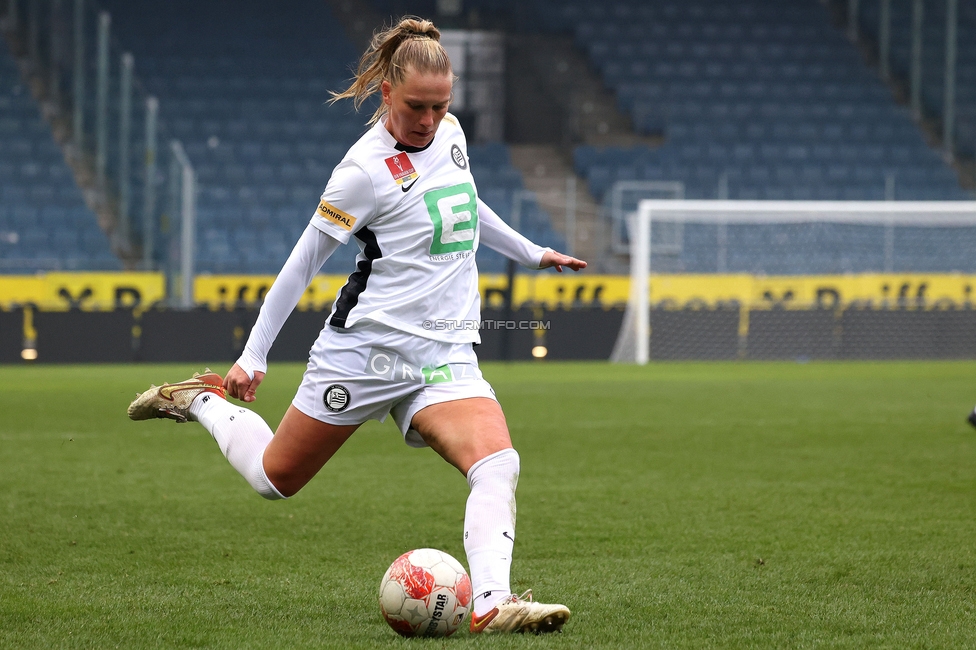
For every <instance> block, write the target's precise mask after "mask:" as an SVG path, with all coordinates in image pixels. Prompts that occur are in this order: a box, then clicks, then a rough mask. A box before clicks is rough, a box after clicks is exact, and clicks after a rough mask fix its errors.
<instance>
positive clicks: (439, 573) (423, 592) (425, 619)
mask: <svg viewBox="0 0 976 650" xmlns="http://www.w3.org/2000/svg"><path fill="white" fill-rule="evenodd" d="M470 605H471V580H470V579H469V578H468V573H467V572H466V571H465V570H464V567H463V566H461V563H460V562H458V561H457V560H455V559H454V558H453V557H451V556H450V555H448V554H447V553H444V552H443V551H438V550H437V549H433V548H418V549H417V550H415V551H409V552H407V553H404V554H403V555H401V556H400V557H398V558H397V559H396V560H395V561H394V562H393V564H391V565H390V568H389V569H387V570H386V573H385V574H384V575H383V580H381V581H380V611H382V612H383V618H385V619H386V622H387V623H389V624H390V627H392V628H393V629H394V630H396V631H397V633H398V634H400V635H401V636H450V635H452V634H454V633H455V632H456V631H457V629H458V627H460V625H461V622H462V621H463V620H464V615H465V614H467V613H468V607H469V606H470Z"/></svg>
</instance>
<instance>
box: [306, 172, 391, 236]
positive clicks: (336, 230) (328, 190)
mask: <svg viewBox="0 0 976 650" xmlns="http://www.w3.org/2000/svg"><path fill="white" fill-rule="evenodd" d="M375 214H376V192H374V191H373V181H372V180H371V179H370V177H369V174H367V173H366V170H364V169H363V168H362V167H360V166H359V164H358V163H356V162H355V161H354V160H350V159H346V160H343V161H342V162H341V163H339V165H338V166H337V167H336V168H335V171H333V172H332V177H331V178H330V179H329V183H328V185H326V187H325V192H323V193H322V198H321V199H320V200H319V206H318V208H316V209H315V214H314V215H312V220H311V224H312V225H313V226H315V227H316V228H318V229H319V230H320V231H322V232H323V233H325V234H326V235H329V236H330V237H332V238H334V239H336V240H338V241H339V242H341V243H343V244H345V243H346V242H348V241H349V238H350V237H351V236H352V235H353V233H355V232H356V231H357V230H359V229H360V228H362V227H363V226H365V225H366V224H367V223H369V221H370V220H371V219H372V218H373V216H374V215H375Z"/></svg>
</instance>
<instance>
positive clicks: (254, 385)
mask: <svg viewBox="0 0 976 650" xmlns="http://www.w3.org/2000/svg"><path fill="white" fill-rule="evenodd" d="M262 381H264V373H263V372H261V371H260V370H255V371H254V379H251V378H250V377H248V376H247V373H246V372H244V369H243V368H241V367H240V366H239V365H237V364H236V363H235V364H234V367H233V368H231V369H230V370H228V371H227V376H226V377H224V389H225V390H226V391H227V394H228V395H230V396H231V397H233V398H234V399H239V400H242V401H244V402H253V401H254V400H255V399H257V398H256V397H255V396H254V393H256V392H257V390H258V386H260V385H261V382H262Z"/></svg>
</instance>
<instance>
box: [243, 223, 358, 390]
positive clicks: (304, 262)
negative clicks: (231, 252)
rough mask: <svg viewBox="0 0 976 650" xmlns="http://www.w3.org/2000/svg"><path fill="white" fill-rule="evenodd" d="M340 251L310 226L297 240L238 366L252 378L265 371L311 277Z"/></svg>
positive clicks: (271, 289)
mask: <svg viewBox="0 0 976 650" xmlns="http://www.w3.org/2000/svg"><path fill="white" fill-rule="evenodd" d="M337 248H339V242H338V241H337V240H336V239H335V238H334V237H331V236H327V235H325V234H323V233H322V232H321V231H319V230H317V229H315V228H313V227H312V226H311V225H308V226H305V232H303V233H302V236H301V237H300V238H299V239H298V243H296V244H295V248H294V249H293V250H292V252H291V255H289V256H288V259H287V261H285V264H284V266H283V267H282V268H281V272H280V273H278V277H277V278H275V281H274V283H273V284H272V285H271V288H270V289H269V290H268V294H267V295H266V296H265V298H264V304H263V305H261V311H259V312H258V319H257V321H256V322H255V323H254V327H252V328H251V335H250V336H248V338H247V344H246V345H245V346H244V352H243V353H242V354H241V357H240V359H238V360H237V365H239V366H240V367H241V369H242V370H243V371H244V372H246V373H247V376H248V377H249V378H250V379H254V371H255V370H258V371H260V372H267V370H268V351H269V350H271V344H272V343H274V340H275V339H276V338H277V337H278V332H280V331H281V327H282V325H284V324H285V320H286V319H287V318H288V316H289V315H290V314H291V312H292V311H293V310H294V309H295V305H297V304H298V301H299V299H301V297H302V294H303V293H305V289H306V288H308V285H309V283H311V282H312V278H314V277H315V274H316V273H318V272H319V269H321V268H322V265H323V264H325V261H326V260H327V259H329V256H331V255H332V253H334V252H335V250H336V249H337Z"/></svg>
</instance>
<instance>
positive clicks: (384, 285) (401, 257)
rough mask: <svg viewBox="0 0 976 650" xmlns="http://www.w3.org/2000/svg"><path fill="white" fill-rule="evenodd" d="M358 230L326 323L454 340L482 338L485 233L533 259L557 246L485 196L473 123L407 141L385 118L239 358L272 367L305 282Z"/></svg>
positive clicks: (330, 197) (348, 163)
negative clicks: (508, 217) (419, 144)
mask: <svg viewBox="0 0 976 650" xmlns="http://www.w3.org/2000/svg"><path fill="white" fill-rule="evenodd" d="M350 237H355V238H356V241H357V243H358V244H359V248H360V253H359V255H358V256H357V258H356V270H355V271H354V272H353V273H352V274H351V275H350V276H349V280H348V281H347V282H346V284H345V285H344V286H343V287H342V289H340V290H339V293H338V295H337V296H336V301H335V303H334V304H333V306H332V311H331V313H330V314H329V318H328V321H327V322H328V324H329V325H331V326H332V327H337V328H344V327H349V326H351V325H352V324H353V323H355V322H357V321H359V320H363V319H370V320H373V321H377V322H379V323H382V324H384V325H387V326H388V327H392V328H393V329H395V330H398V331H402V332H407V333H411V334H416V335H419V336H422V337H425V338H428V339H433V340H436V341H444V342H448V343H477V342H479V341H480V340H481V337H480V336H479V333H478V327H479V324H480V304H481V298H480V296H479V295H478V269H477V267H476V266H475V259H474V256H475V252H476V251H477V250H478V245H479V244H480V243H484V245H486V246H488V247H490V248H492V249H494V250H496V251H498V252H499V253H501V254H503V255H505V256H506V257H508V258H509V259H512V260H515V261H516V262H518V263H519V264H522V265H524V266H526V267H528V268H536V269H537V268H539V266H540V264H541V262H542V258H543V256H544V255H545V253H546V251H547V250H549V249H546V248H542V247H540V246H538V245H536V244H534V243H532V242H531V241H529V240H528V239H526V238H525V237H523V236H522V235H520V234H519V233H517V232H515V231H514V230H512V228H511V227H509V226H508V224H506V223H505V222H504V221H502V219H501V218H500V217H499V216H498V215H497V214H495V212H494V210H492V209H491V208H490V207H489V206H487V205H485V203H484V202H483V201H481V200H480V199H478V198H477V188H476V187H475V184H474V179H473V178H472V177H471V172H470V170H469V169H468V156H467V146H466V144H465V140H464V133H463V131H461V128H460V127H459V126H458V124H457V120H455V119H454V117H453V116H451V115H447V116H446V117H445V118H444V119H443V120H442V121H441V123H440V125H439V127H438V129H437V135H436V136H435V137H434V139H433V140H432V141H431V143H430V144H429V145H428V146H427V147H425V148H423V149H422V150H415V149H411V148H407V147H404V146H403V145H400V144H399V143H397V141H396V140H395V139H394V138H393V136H392V135H390V133H389V132H388V131H387V130H386V127H385V119H384V120H381V121H380V123H379V124H377V125H376V126H375V127H374V128H373V129H371V130H370V131H369V132H368V133H366V134H365V135H364V136H363V137H362V138H361V139H360V140H359V142H357V143H356V144H355V145H353V147H352V148H351V149H350V150H349V152H348V153H347V154H346V157H345V158H343V160H342V162H341V163H339V165H338V166H337V167H336V169H335V171H334V172H333V174H332V178H331V179H330V180H329V184H328V186H327V187H326V189H325V193H324V194H323V195H322V200H321V201H320V202H319V207H318V209H317V210H316V211H315V215H314V216H313V217H312V220H311V223H309V225H308V227H306V228H305V232H304V233H302V236H301V237H300V238H299V239H298V243H296V244H295V248H294V249H293V250H292V252H291V255H289V256H288V260H286V261H285V264H284V266H282V268H281V272H280V273H279V274H278V277H277V278H275V281H274V284H272V285H271V289H269V290H268V293H267V295H266V296H265V300H264V304H263V305H262V306H261V312H260V313H259V314H258V319H257V322H255V324H254V327H253V328H252V329H251V334H250V336H249V337H248V339H247V344H246V345H245V346H244V352H243V353H242V354H241V357H240V359H238V365H240V367H241V368H242V369H244V371H245V372H247V374H248V376H249V377H252V378H253V377H254V372H255V371H261V372H265V371H266V370H267V367H268V351H269V350H270V349H271V346H272V344H273V343H274V340H275V338H276V337H277V336H278V332H280V331H281V327H282V325H283V324H284V322H285V319H286V318H288V314H290V313H291V312H292V310H293V309H294V308H295V305H296V304H297V303H298V300H299V298H301V296H302V293H303V292H304V291H305V288H306V287H308V285H309V283H310V282H311V281H312V278H313V277H314V276H315V274H316V273H318V271H319V270H320V269H321V268H322V265H323V264H324V263H325V261H326V260H327V259H328V258H329V256H330V255H332V253H333V252H335V250H336V248H337V247H338V246H339V245H340V244H341V243H347V242H348V241H349V238H350Z"/></svg>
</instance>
